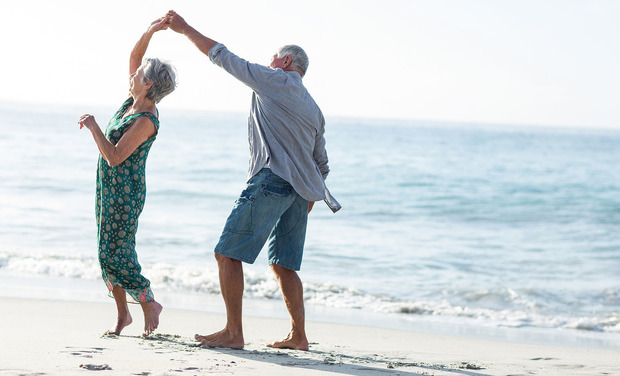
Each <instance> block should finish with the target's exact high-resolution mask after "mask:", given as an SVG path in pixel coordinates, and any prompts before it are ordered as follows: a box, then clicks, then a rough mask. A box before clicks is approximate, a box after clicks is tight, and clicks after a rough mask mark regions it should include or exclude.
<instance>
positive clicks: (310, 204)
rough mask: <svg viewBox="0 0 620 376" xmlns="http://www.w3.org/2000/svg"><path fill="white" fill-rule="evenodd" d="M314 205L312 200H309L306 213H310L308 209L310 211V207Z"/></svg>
mask: <svg viewBox="0 0 620 376" xmlns="http://www.w3.org/2000/svg"><path fill="white" fill-rule="evenodd" d="M313 206H314V201H310V203H309V204H308V213H310V211H312V207H313Z"/></svg>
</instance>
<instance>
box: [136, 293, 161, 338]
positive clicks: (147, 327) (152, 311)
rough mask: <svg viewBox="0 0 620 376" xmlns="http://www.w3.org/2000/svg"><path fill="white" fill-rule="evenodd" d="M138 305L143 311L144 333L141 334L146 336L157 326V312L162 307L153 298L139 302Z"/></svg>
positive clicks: (158, 312) (159, 311)
mask: <svg viewBox="0 0 620 376" xmlns="http://www.w3.org/2000/svg"><path fill="white" fill-rule="evenodd" d="M140 305H141V306H142V311H144V333H143V334H142V335H143V336H148V335H150V334H151V333H153V332H154V331H155V329H157V327H158V326H159V314H160V313H161V311H162V310H163V309H164V307H162V306H161V304H159V303H157V302H156V301H154V300H153V301H152V302H148V303H140Z"/></svg>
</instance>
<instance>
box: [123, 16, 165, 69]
mask: <svg viewBox="0 0 620 376" xmlns="http://www.w3.org/2000/svg"><path fill="white" fill-rule="evenodd" d="M167 28H168V19H167V18H166V17H161V18H158V19H156V20H155V21H153V22H151V24H150V25H149V27H148V29H146V31H145V32H144V34H142V36H141V37H140V39H138V42H136V45H135V46H134V47H133V50H131V54H130V55H129V75H130V76H131V75H132V74H134V73H136V71H137V70H138V68H139V67H140V65H141V64H142V58H143V57H144V54H145V53H146V49H147V47H148V46H149V42H150V41H151V37H152V36H153V34H155V33H156V32H158V31H159V30H165V29H167Z"/></svg>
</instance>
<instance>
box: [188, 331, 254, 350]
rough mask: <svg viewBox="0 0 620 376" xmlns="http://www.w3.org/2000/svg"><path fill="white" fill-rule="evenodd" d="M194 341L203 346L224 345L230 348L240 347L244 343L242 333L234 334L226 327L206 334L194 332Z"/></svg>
mask: <svg viewBox="0 0 620 376" xmlns="http://www.w3.org/2000/svg"><path fill="white" fill-rule="evenodd" d="M194 338H195V339H196V341H199V342H201V343H202V344H203V345H204V346H209V347H226V348H230V349H242V348H243V346H244V345H245V342H244V341H243V334H238V335H234V334H232V333H231V332H230V331H229V330H228V329H224V330H222V331H219V332H217V333H213V334H210V335H208V336H201V335H198V334H196V335H195V336H194Z"/></svg>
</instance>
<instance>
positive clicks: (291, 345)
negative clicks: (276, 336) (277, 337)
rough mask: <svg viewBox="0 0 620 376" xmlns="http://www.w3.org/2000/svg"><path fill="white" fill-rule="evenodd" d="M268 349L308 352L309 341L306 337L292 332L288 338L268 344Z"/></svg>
mask: <svg viewBox="0 0 620 376" xmlns="http://www.w3.org/2000/svg"><path fill="white" fill-rule="evenodd" d="M267 347H274V348H278V349H292V350H303V351H308V349H309V345H308V339H306V336H305V335H296V334H295V333H293V331H291V332H290V333H289V334H288V336H286V338H284V339H283V340H281V341H275V342H273V343H269V344H267Z"/></svg>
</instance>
